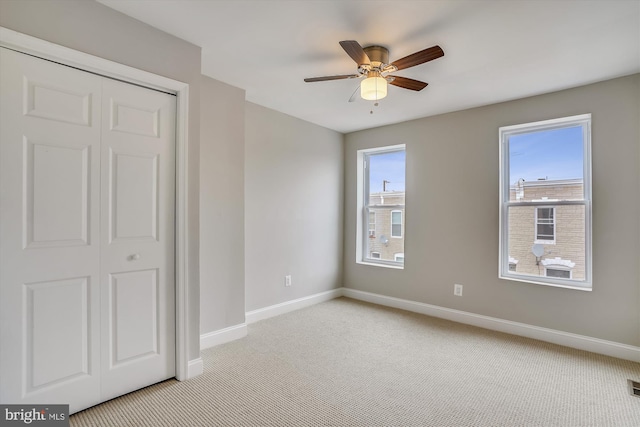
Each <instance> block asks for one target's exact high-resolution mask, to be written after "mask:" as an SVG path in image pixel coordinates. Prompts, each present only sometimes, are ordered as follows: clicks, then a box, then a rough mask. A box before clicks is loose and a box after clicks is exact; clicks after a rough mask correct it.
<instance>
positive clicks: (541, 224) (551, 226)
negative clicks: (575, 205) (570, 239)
mask: <svg viewBox="0 0 640 427" xmlns="http://www.w3.org/2000/svg"><path fill="white" fill-rule="evenodd" d="M555 212H556V210H555V208H548V207H544V208H542V207H541V208H536V239H535V242H536V243H555V241H556V221H555V217H556V213H555Z"/></svg>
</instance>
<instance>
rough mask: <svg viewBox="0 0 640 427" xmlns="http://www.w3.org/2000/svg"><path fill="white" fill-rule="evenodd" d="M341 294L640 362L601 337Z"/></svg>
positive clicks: (631, 351)
mask: <svg viewBox="0 0 640 427" xmlns="http://www.w3.org/2000/svg"><path fill="white" fill-rule="evenodd" d="M341 291H342V295H343V296H345V297H348V298H353V299H357V300H360V301H366V302H371V303H374V304H379V305H384V306H387V307H394V308H399V309H402V310H407V311H412V312H414V313H421V314H426V315H428V316H433V317H439V318H442V319H447V320H452V321H454V322H459V323H465V324H467V325H473V326H479V327H481V328H485V329H491V330H494V331H499V332H506V333H508V334H513V335H519V336H523V337H527V338H533V339H537V340H540V341H546V342H550V343H553V344H559V345H563V346H565V347H571V348H576V349H578V350H586V351H590V352H593V353H598V354H604V355H606V356H612V357H617V358H619V359H625V360H631V361H633V362H640V347H635V346H631V345H627V344H620V343H617V342H613V341H606V340H601V339H599V338H592V337H588V336H584V335H578V334H572V333H569V332H563V331H558V330H555V329H548V328H541V327H538V326H532V325H528V324H526V323H518V322H512V321H510V320H503V319H498V318H496V317H489V316H483V315H480V314H474V313H469V312H466V311H461V310H454V309H451V308H445V307H440V306H437V305H431V304H425V303H421V302H415V301H410V300H405V299H400V298H394V297H388V296H385V295H380V294H374V293H370V292H363V291H358V290H355V289H349V288H342V289H341Z"/></svg>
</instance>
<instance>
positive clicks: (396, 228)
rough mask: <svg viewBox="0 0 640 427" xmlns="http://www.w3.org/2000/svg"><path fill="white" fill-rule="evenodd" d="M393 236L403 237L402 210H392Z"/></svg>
mask: <svg viewBox="0 0 640 427" xmlns="http://www.w3.org/2000/svg"><path fill="white" fill-rule="evenodd" d="M391 237H402V211H391Z"/></svg>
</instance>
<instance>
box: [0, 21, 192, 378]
mask: <svg viewBox="0 0 640 427" xmlns="http://www.w3.org/2000/svg"><path fill="white" fill-rule="evenodd" d="M0 46H3V47H6V48H9V49H13V50H17V51H20V52H24V53H27V54H30V55H34V56H37V57H40V58H44V59H48V60H51V61H55V62H58V63H60V64H64V65H69V66H72V67H75V68H78V69H81V70H85V71H89V72H92V73H96V74H100V75H102V76H106V77H110V78H114V79H117V80H122V81H125V82H128V83H134V84H138V85H141V86H145V87H149V88H152V89H157V90H162V91H165V92H169V93H174V94H176V95H177V117H176V228H175V230H176V231H175V232H176V239H175V240H176V248H175V257H176V258H175V269H176V280H175V285H176V378H177V379H178V380H180V381H184V380H186V379H188V378H189V335H188V333H189V330H188V324H189V305H188V301H189V287H188V283H189V268H188V266H189V263H188V255H189V254H188V247H189V233H188V218H189V216H188V206H189V203H188V179H187V171H188V114H189V85H188V84H186V83H183V82H179V81H177V80H173V79H170V78H167V77H162V76H159V75H156V74H152V73H149V72H147V71H142V70H138V69H136V68H132V67H129V66H127V65H123V64H118V63H117V62H113V61H109V60H107V59H103V58H99V57H97V56H93V55H90V54H87V53H83V52H78V51H76V50H73V49H69V48H67V47H64V46H60V45H57V44H55V43H51V42H48V41H46V40H42V39H38V38H36V37H32V36H29V35H26V34H22V33H18V32H16V31H13V30H10V29H8V28H4V27H0ZM192 370H193V368H192Z"/></svg>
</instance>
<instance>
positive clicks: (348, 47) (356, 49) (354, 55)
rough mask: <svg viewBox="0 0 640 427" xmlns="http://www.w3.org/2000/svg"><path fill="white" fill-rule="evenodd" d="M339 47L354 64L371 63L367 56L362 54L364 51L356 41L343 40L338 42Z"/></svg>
mask: <svg viewBox="0 0 640 427" xmlns="http://www.w3.org/2000/svg"><path fill="white" fill-rule="evenodd" d="M340 46H342V48H343V49H344V51H345V52H347V55H349V56H350V57H351V59H353V60H354V61H356V64H358V65H362V64H370V63H371V61H370V60H369V57H368V56H367V54H366V53H364V49H362V46H360V43H358V42H357V41H355V40H343V41H341V42H340Z"/></svg>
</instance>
